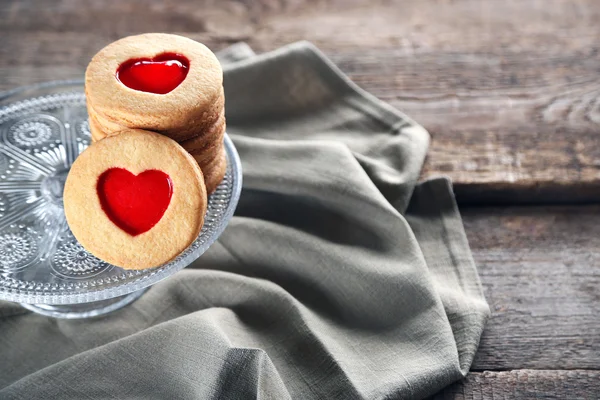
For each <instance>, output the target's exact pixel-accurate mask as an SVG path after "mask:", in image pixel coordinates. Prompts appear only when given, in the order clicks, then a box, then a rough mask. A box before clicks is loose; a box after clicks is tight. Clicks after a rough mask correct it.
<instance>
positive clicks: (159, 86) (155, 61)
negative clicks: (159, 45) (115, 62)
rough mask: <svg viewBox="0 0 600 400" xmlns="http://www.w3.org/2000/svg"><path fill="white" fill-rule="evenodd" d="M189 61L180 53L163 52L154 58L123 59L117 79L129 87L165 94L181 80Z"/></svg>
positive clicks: (185, 73) (186, 70)
mask: <svg viewBox="0 0 600 400" xmlns="http://www.w3.org/2000/svg"><path fill="white" fill-rule="evenodd" d="M189 68H190V62H189V61H188V59H187V58H185V57H184V56H182V55H181V54H175V53H163V54H159V55H157V56H156V57H154V58H136V59H131V60H127V61H125V62H124V63H123V64H121V65H119V68H118V69H117V74H116V77H117V80H119V81H120V82H121V83H123V84H124V85H125V86H127V87H128V88H130V89H134V90H139V91H142V92H149V93H156V94H166V93H169V92H170V91H171V90H173V89H175V88H176V87H177V86H179V85H180V84H181V82H183V80H184V79H185V77H186V76H187V73H188V70H189Z"/></svg>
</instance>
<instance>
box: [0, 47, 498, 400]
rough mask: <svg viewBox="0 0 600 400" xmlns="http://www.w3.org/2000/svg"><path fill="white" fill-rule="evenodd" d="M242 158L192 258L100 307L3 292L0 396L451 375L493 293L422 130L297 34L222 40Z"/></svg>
mask: <svg viewBox="0 0 600 400" xmlns="http://www.w3.org/2000/svg"><path fill="white" fill-rule="evenodd" d="M220 57H221V60H222V62H223V64H224V66H225V92H226V99H227V106H226V107H227V122H228V132H229V133H230V135H231V136H232V137H233V138H234V141H235V144H236V146H237V148H238V150H239V152H240V156H241V159H242V164H243V167H244V188H243V191H242V197H241V200H240V203H239V207H238V210H237V212H236V216H235V217H234V218H233V220H232V222H231V224H230V226H229V227H228V228H227V229H226V231H225V233H224V234H223V236H222V237H221V238H220V239H219V241H218V242H217V243H216V244H215V245H214V246H212V247H211V248H210V249H209V251H208V252H207V253H206V254H205V255H203V256H202V257H201V258H200V259H198V260H197V261H196V262H195V263H194V264H193V265H191V266H190V267H188V268H186V269H185V270H183V271H181V272H179V273H177V274H175V275H174V276H173V277H171V278H169V279H167V280H165V281H163V282H161V283H159V284H157V285H156V286H154V287H153V288H152V289H150V290H149V291H148V292H147V293H146V294H145V295H144V296H142V297H141V298H140V299H139V300H138V301H137V302H135V303H133V304H132V305H130V306H128V307H126V308H124V309H122V310H120V311H118V312H115V313H113V314H110V315H108V316H105V317H102V318H98V319H94V320H78V321H66V320H53V319H50V318H46V317H43V316H39V315H35V314H31V313H28V312H26V311H24V310H23V309H21V308H19V307H18V306H17V305H14V304H10V303H6V302H5V303H0V316H1V317H0V387H1V388H2V389H0V398H2V399H28V400H29V399H97V398H102V399H107V398H116V399H254V398H258V399H289V398H292V399H328V400H329V399H344V400H347V399H404V398H423V397H426V396H428V395H431V394H433V393H435V392H436V391H438V390H440V389H442V388H443V387H444V386H446V385H448V384H450V383H452V382H454V381H456V380H458V379H460V378H461V377H463V376H464V375H465V374H466V373H467V371H468V369H469V366H470V365H471V363H472V360H473V357H474V355H475V352H476V350H477V345H478V342H479V338H480V335H481V332H482V330H483V327H484V324H485V321H486V318H487V316H488V314H489V309H488V306H487V304H486V301H485V299H484V297H483V294H482V289H481V285H480V282H479V278H478V276H477V271H476V268H475V265H474V263H473V259H472V257H471V254H470V250H469V247H468V243H467V240H466V237H465V234H464V230H463V227H462V223H461V219H460V216H459V213H458V210H457V207H456V204H455V201H454V196H453V194H452V188H451V185H450V183H449V182H448V180H446V179H443V178H441V179H434V180H430V181H427V182H424V183H420V184H417V179H418V176H419V172H420V170H421V167H422V164H423V160H424V158H425V154H426V151H427V146H428V141H429V136H428V134H427V132H426V131H425V130H424V129H423V128H421V127H420V126H419V125H417V124H416V123H415V122H413V121H411V120H410V119H409V118H408V117H406V116H404V115H403V114H401V113H399V112H398V111H396V110H394V109H393V108H391V107H390V106H388V105H386V104H383V103H382V102H380V101H378V100H377V99H375V98H373V97H372V96H370V95H368V94H366V93H365V92H363V91H362V90H360V89H358V88H357V87H356V86H355V85H354V84H352V83H351V82H349V81H348V80H347V78H345V77H344V76H343V75H342V74H341V73H340V72H339V71H338V69H337V68H336V67H335V66H334V65H332V63H331V62H330V61H328V60H327V59H326V58H325V57H324V56H323V55H322V54H321V53H320V52H319V51H318V50H317V49H315V48H314V47H313V46H312V45H310V44H309V43H296V44H293V45H290V46H287V47H285V48H283V49H280V50H277V51H274V52H271V53H267V54H263V55H259V56H255V55H254V54H253V53H252V51H251V50H250V48H249V47H247V46H246V45H236V46H233V47H232V48H229V49H227V50H226V51H224V52H222V53H221V54H220Z"/></svg>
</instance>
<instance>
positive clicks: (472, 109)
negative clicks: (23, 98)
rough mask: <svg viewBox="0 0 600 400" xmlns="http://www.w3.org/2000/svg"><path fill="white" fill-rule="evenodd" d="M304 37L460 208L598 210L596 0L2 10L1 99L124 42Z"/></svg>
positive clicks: (59, 1)
mask: <svg viewBox="0 0 600 400" xmlns="http://www.w3.org/2000/svg"><path fill="white" fill-rule="evenodd" d="M147 31H167V32H175V33H181V34H184V35H187V36H190V37H192V38H195V39H198V40H200V41H203V42H205V43H207V44H208V45H209V46H210V47H211V48H213V49H215V50H216V49H219V48H222V47H224V46H226V45H228V44H230V43H233V42H237V41H247V42H249V43H250V44H251V45H252V46H253V47H254V48H255V49H257V50H258V51H266V50H271V49H274V48H277V47H279V46H282V45H284V44H286V43H290V42H293V41H296V40H302V39H306V40H310V41H313V42H314V43H315V44H316V45H317V46H319V47H320V48H321V49H323V51H325V53H327V54H328V55H329V56H330V57H331V58H332V59H333V60H334V61H335V62H336V63H338V64H339V65H340V67H341V68H342V70H344V71H345V72H346V73H348V74H349V75H350V77H351V78H352V79H354V80H355V81H356V82H357V83H358V84H359V85H361V86H362V87H363V88H365V89H366V90H368V91H370V92H372V93H373V94H375V95H376V96H378V97H380V98H382V99H384V100H386V101H388V102H390V103H391V104H393V105H394V106H396V107H398V108H400V109H402V110H404V111H406V112H407V113H408V114H409V115H411V116H412V117H413V118H415V119H416V120H417V121H419V122H420V123H422V124H423V125H424V126H425V127H426V128H427V129H428V130H429V131H430V132H431V134H432V136H433V142H432V147H431V152H430V155H429V158H428V162H427V165H426V168H425V171H424V176H431V175H438V174H445V175H449V176H450V177H452V178H453V180H454V181H455V185H456V191H457V195H458V198H459V201H461V202H463V203H467V202H488V203H489V202H492V201H494V202H513V203H514V202H534V203H539V202H548V203H552V202H582V201H599V200H600V146H598V145H599V144H600V99H599V96H598V94H599V93H600V82H599V81H598V73H599V71H600V52H599V48H600V47H599V46H600V45H599V44H598V43H599V42H598V38H599V37H600V3H598V2H597V1H596V0H579V1H575V2H573V1H569V0H548V1H539V0H505V1H492V0H488V1H480V0H455V1H451V0H445V1H442V0H403V1H400V0H397V1H393V0H392V1H389V0H388V1H383V0H380V1H368V0H355V1H346V0H329V1H327V0H321V1H309V0H299V1H285V0H280V1H271V0H260V1H234V0H223V1H218V2H213V1H207V0H205V1H191V0H178V1H156V0H155V1H141V0H136V1H107V2H105V1H103V2H98V1H91V0H87V1H68V0H52V1H16V0H11V1H3V2H0V35H1V39H2V40H0V90H3V89H8V88H12V87H15V86H17V85H23V84H30V83H34V82H39V81H45V80H49V79H61V78H62V79H64V78H73V77H79V76H81V74H82V72H83V70H84V68H85V65H86V64H87V62H88V60H89V59H90V57H91V56H92V55H93V54H94V53H95V52H96V51H97V50H98V49H100V48H101V47H103V46H104V45H105V44H107V43H109V42H110V41H112V40H115V39H117V38H119V37H121V36H124V35H128V34H132V33H140V32H147Z"/></svg>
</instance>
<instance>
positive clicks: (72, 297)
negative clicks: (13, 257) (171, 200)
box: [0, 80, 242, 305]
mask: <svg viewBox="0 0 600 400" xmlns="http://www.w3.org/2000/svg"><path fill="white" fill-rule="evenodd" d="M82 85H83V80H68V81H53V82H43V83H40V84H37V85H30V86H22V87H19V88H15V89H13V90H9V91H5V92H1V93H0V114H2V112H3V111H5V110H6V107H7V104H6V103H7V100H8V101H9V102H10V103H9V105H11V106H15V105H17V104H18V103H20V102H21V101H26V100H27V97H23V95H26V94H27V92H28V91H33V90H39V89H53V88H57V87H61V86H73V89H72V91H73V92H79V90H77V87H78V86H82ZM224 144H225V151H226V154H227V162H228V164H229V166H228V167H229V168H228V169H230V170H231V179H232V180H233V183H232V185H231V196H230V198H229V202H228V205H227V208H226V210H225V212H224V213H223V214H222V217H221V221H220V223H219V224H218V226H217V227H216V229H215V231H214V232H213V234H212V235H210V236H209V237H208V238H207V240H206V241H205V242H204V243H202V244H200V245H199V246H198V247H197V248H196V249H195V250H193V251H191V252H189V253H187V254H186V252H188V250H189V249H190V248H191V247H193V246H194V244H195V243H196V242H197V241H198V240H199V239H200V237H201V236H202V232H203V231H204V230H203V231H202V232H201V233H200V235H199V236H198V239H196V241H195V242H194V243H192V244H191V245H190V247H188V249H186V250H184V251H183V252H182V254H183V256H181V255H180V256H179V257H177V258H176V259H175V260H173V261H171V262H170V263H167V264H165V265H163V266H160V267H156V268H153V269H151V270H136V271H133V270H124V273H128V274H142V273H143V272H144V271H150V272H149V273H148V274H146V275H143V276H140V277H139V278H138V279H135V280H133V281H129V282H126V283H123V284H122V285H119V286H113V287H109V288H102V287H98V289H97V290H90V289H86V288H81V289H74V290H73V292H72V293H68V294H67V293H60V294H40V291H42V292H43V291H44V289H43V288H38V289H34V290H30V289H18V288H14V289H8V290H7V286H6V285H5V283H6V281H10V280H12V279H11V278H9V277H6V276H3V275H5V274H3V273H0V300H6V301H11V302H17V303H27V304H56V305H59V304H81V303H89V302H95V301H101V300H107V299H111V298H114V297H119V296H124V295H127V294H130V293H133V292H136V291H139V290H142V289H145V288H147V287H149V286H152V285H154V284H156V283H158V282H159V281H161V280H163V279H165V278H167V277H169V276H170V275H172V274H174V273H175V272H178V271H180V270H182V269H183V268H185V267H187V266H188V265H190V264H191V263H192V262H193V261H195V260H196V259H198V258H199V257H200V256H201V255H202V254H204V253H205V252H206V250H208V248H209V247H210V246H211V245H212V244H213V243H214V242H215V241H216V240H217V239H218V237H219V236H220V235H221V234H222V233H223V231H224V230H225V228H226V226H227V224H228V222H229V220H231V218H232V217H233V214H234V212H235V208H236V206H237V203H238V201H239V197H240V194H241V190H242V165H241V161H240V158H239V155H238V153H237V150H236V148H235V145H234V144H233V142H232V141H231V139H230V138H229V136H228V135H227V134H225V137H224ZM109 281H110V280H109ZM107 283H108V282H107ZM70 285H73V286H75V284H74V283H71V284H70Z"/></svg>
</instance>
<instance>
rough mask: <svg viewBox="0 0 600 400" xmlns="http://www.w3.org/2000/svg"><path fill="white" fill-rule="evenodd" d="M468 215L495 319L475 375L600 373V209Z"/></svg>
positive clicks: (465, 211)
mask: <svg viewBox="0 0 600 400" xmlns="http://www.w3.org/2000/svg"><path fill="white" fill-rule="evenodd" d="M461 212H462V216H463V221H464V224H465V229H466V232H467V236H468V238H469V241H470V245H471V248H472V251H473V255H474V258H475V262H476V264H477V266H478V269H479V273H480V276H481V280H482V283H483V287H484V290H485V295H486V298H487V300H488V302H489V304H490V308H491V311H492V316H491V318H490V320H489V321H488V324H487V326H486V330H485V331H484V334H483V337H482V340H481V343H480V347H479V351H478V353H477V355H476V358H475V362H474V365H473V367H472V368H473V369H474V370H510V369H524V368H525V369H526V368H534V369H575V368H581V369H600V340H598V338H599V336H598V333H599V332H600V206H585V207H583V206H580V207H576V206H573V207H556V206H555V207H510V208H492V207H490V208H487V207H486V208H477V207H474V208H463V209H462V210H461Z"/></svg>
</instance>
